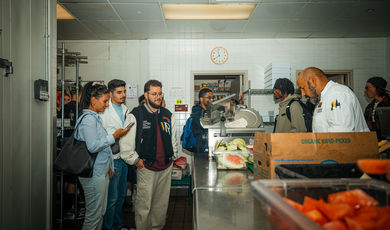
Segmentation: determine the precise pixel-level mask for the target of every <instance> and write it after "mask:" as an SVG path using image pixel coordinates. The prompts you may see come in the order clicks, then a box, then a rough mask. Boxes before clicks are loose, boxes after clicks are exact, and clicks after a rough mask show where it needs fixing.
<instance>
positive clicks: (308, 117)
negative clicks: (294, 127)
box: [286, 99, 313, 132]
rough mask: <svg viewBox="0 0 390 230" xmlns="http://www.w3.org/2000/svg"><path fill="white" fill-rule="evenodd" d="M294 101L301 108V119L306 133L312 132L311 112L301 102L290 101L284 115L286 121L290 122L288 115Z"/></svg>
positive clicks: (289, 115)
mask: <svg viewBox="0 0 390 230" xmlns="http://www.w3.org/2000/svg"><path fill="white" fill-rule="evenodd" d="M295 101H297V102H299V104H300V105H301V107H302V110H303V119H304V120H305V126H306V132H312V131H313V129H312V122H313V111H312V110H311V109H309V108H308V107H307V106H306V105H305V104H304V103H303V102H302V101H301V100H297V99H292V100H291V101H290V102H289V103H288V105H287V108H286V115H287V118H288V120H289V121H290V122H291V113H290V106H291V104H292V103H294V102H295Z"/></svg>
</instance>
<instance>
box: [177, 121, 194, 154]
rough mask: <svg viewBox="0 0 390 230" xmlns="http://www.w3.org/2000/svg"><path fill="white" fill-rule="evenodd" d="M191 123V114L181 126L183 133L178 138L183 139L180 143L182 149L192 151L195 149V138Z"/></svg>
mask: <svg viewBox="0 0 390 230" xmlns="http://www.w3.org/2000/svg"><path fill="white" fill-rule="evenodd" d="M191 123H192V116H190V117H189V118H188V119H187V121H186V124H185V125H184V127H183V134H182V135H181V138H180V139H181V140H182V141H183V143H182V145H181V146H182V147H183V149H187V150H189V151H191V152H192V151H194V150H196V138H195V136H194V133H193V132H192V129H191Z"/></svg>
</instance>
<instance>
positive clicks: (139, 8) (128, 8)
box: [112, 3, 163, 20]
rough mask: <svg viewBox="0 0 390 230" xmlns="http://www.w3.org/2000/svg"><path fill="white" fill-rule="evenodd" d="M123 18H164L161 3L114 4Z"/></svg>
mask: <svg viewBox="0 0 390 230" xmlns="http://www.w3.org/2000/svg"><path fill="white" fill-rule="evenodd" d="M112 5H113V6H114V7H115V9H116V10H117V12H118V14H119V16H120V17H121V18H122V19H123V20H163V14H162V12H161V9H160V6H159V4H138V3H134V4H133V3H129V4H112Z"/></svg>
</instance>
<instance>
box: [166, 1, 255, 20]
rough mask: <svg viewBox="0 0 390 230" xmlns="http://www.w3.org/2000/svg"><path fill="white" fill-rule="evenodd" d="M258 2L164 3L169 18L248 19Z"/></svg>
mask: <svg viewBox="0 0 390 230" xmlns="http://www.w3.org/2000/svg"><path fill="white" fill-rule="evenodd" d="M255 6H256V4H162V8H163V11H164V17H165V19H167V20H247V19H248V18H249V17H250V15H251V13H252V11H253V9H254V8H255Z"/></svg>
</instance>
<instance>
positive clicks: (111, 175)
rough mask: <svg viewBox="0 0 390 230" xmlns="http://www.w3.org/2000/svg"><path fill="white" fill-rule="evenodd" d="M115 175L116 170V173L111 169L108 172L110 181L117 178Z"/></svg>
mask: <svg viewBox="0 0 390 230" xmlns="http://www.w3.org/2000/svg"><path fill="white" fill-rule="evenodd" d="M115 174H116V171H115V169H114V172H112V170H111V169H110V170H108V176H109V177H110V179H111V178H113V177H114V176H115Z"/></svg>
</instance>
